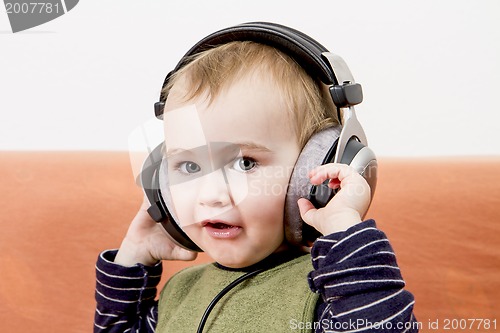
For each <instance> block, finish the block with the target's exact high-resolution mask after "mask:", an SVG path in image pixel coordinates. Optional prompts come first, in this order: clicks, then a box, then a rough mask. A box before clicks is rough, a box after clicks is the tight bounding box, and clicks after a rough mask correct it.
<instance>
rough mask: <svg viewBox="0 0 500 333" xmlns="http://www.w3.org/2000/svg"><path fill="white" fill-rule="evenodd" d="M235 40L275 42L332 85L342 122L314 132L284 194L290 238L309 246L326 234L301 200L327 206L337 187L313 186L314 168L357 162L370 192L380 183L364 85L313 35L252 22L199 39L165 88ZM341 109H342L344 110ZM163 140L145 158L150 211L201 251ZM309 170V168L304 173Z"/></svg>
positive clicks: (159, 111)
mask: <svg viewBox="0 0 500 333" xmlns="http://www.w3.org/2000/svg"><path fill="white" fill-rule="evenodd" d="M232 41H253V42H256V43H261V44H266V45H269V46H272V47H275V48H277V49H279V50H281V51H282V52H284V53H285V54H287V55H289V56H290V57H291V58H293V59H294V60H295V61H296V62H297V63H298V64H299V65H300V66H302V67H303V68H304V70H305V71H306V72H307V73H308V74H309V75H310V76H311V77H312V78H314V79H317V80H320V81H321V82H322V83H324V84H325V85H327V86H328V89H329V92H330V95H331V98H332V101H333V103H334V105H335V107H336V109H337V110H336V111H337V114H338V116H339V117H338V118H339V120H340V121H341V124H340V125H339V126H334V127H329V128H327V129H324V130H322V131H319V132H317V133H315V134H314V135H313V136H312V137H311V138H310V139H309V141H308V142H307V143H306V145H305V146H304V148H303V149H302V151H301V153H300V155H299V157H298V159H297V162H296V164H295V167H294V170H293V171H292V175H291V177H290V181H289V184H288V190H287V194H286V199H285V210H284V228H285V238H286V241H287V242H288V243H289V244H291V245H296V246H301V245H305V246H310V245H311V244H312V242H314V240H315V239H316V238H317V237H319V236H321V234H320V233H319V232H318V231H317V230H315V229H314V228H313V227H311V226H309V225H307V224H306V223H304V222H303V221H302V218H301V217H300V212H299V208H298V205H297V200H298V199H299V198H307V199H309V200H310V201H311V202H312V203H313V205H314V206H315V207H316V208H320V207H324V206H325V205H326V204H327V203H328V201H329V200H330V199H331V198H332V197H333V196H334V195H335V193H336V191H335V190H332V189H330V188H329V187H328V180H327V181H325V182H324V183H323V184H320V185H317V186H316V185H312V184H311V183H310V182H309V178H308V177H307V173H308V171H309V170H311V169H313V168H315V167H317V166H319V165H322V164H327V163H331V162H334V163H343V164H349V165H351V166H352V167H354V168H355V169H356V170H357V171H358V172H359V173H360V174H361V175H362V176H363V177H364V178H365V179H366V181H367V182H368V184H369V186H370V189H371V195H372V198H373V193H374V192H375V187H376V182H377V160H376V157H375V154H374V153H373V151H372V150H371V149H370V148H368V146H367V140H366V136H365V133H364V131H363V128H362V127H361V124H360V123H359V121H358V119H357V117H356V112H355V110H354V106H355V105H357V104H359V103H361V102H362V100H363V92H362V89H361V85H360V84H358V83H356V82H355V81H354V78H353V76H352V74H351V72H350V70H349V68H348V67H347V64H346V63H345V62H344V60H343V59H342V58H341V57H339V56H338V55H335V54H333V53H330V52H329V51H328V50H327V49H326V48H325V47H323V46H322V45H321V44H319V43H318V42H317V41H315V40H314V39H312V38H311V37H309V36H307V35H305V34H304V33H302V32H300V31H297V30H295V29H292V28H289V27H286V26H283V25H278V24H275V23H268V22H251V23H244V24H240V25H236V26H233V27H229V28H226V29H222V30H220V31H217V32H215V33H212V34H210V35H208V36H207V37H205V38H203V39H202V40H201V41H199V42H198V43H197V44H195V45H194V46H193V47H192V48H191V49H190V50H189V51H188V52H187V53H186V54H185V55H184V57H183V58H182V59H181V60H180V61H179V63H178V64H177V66H176V67H175V68H174V69H173V70H172V71H171V72H170V73H168V75H167V76H166V78H165V80H164V82H163V87H165V85H166V84H167V83H168V82H169V80H170V78H171V77H172V74H173V73H175V72H176V71H178V70H179V69H181V68H182V67H183V66H185V65H186V64H187V63H188V62H189V61H190V59H191V56H193V55H195V54H197V53H200V52H202V51H205V50H208V49H210V48H214V47H216V46H218V45H222V44H226V43H229V42H232ZM166 99H167V96H164V95H163V93H161V94H160V99H159V101H158V102H156V103H155V104H154V110H155V116H156V117H157V118H159V119H161V120H162V119H163V109H164V106H165V101H166ZM341 110H342V112H341ZM162 160H163V154H162V144H160V145H159V146H157V147H156V148H155V149H154V150H153V151H152V152H151V153H150V154H149V156H148V157H147V158H146V160H145V162H144V165H143V168H142V171H141V175H140V180H141V186H142V187H143V189H144V192H145V194H146V197H147V198H148V200H149V203H150V204H151V206H150V207H149V209H148V213H149V215H150V216H151V217H152V218H153V220H155V221H156V222H159V223H161V225H162V226H163V228H164V229H165V230H166V232H167V234H168V235H169V237H170V238H171V239H172V240H173V241H174V242H175V243H176V244H177V245H179V246H181V247H183V248H186V249H188V250H191V251H197V252H202V250H201V249H200V248H199V247H198V246H197V245H196V244H195V243H194V242H193V241H192V240H191V239H189V237H188V236H187V235H186V234H185V233H184V231H183V230H182V229H181V227H180V224H179V223H178V222H177V219H176V217H175V215H174V213H173V210H172V209H169V207H173V206H172V201H171V195H170V191H169V190H168V188H169V187H168V185H166V182H168V177H167V176H166V170H164V169H165V167H162V165H163V162H162ZM304 171H306V172H304Z"/></svg>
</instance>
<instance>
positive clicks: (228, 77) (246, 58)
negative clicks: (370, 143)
mask: <svg viewBox="0 0 500 333" xmlns="http://www.w3.org/2000/svg"><path fill="white" fill-rule="evenodd" d="M255 71H260V73H264V74H265V75H268V76H269V78H270V79H271V80H272V82H274V83H275V84H276V86H277V88H278V90H279V91H280V92H281V96H282V98H283V100H284V101H285V103H287V106H288V108H289V109H290V111H291V114H290V115H289V116H290V117H291V119H292V124H293V126H294V130H295V132H296V133H297V137H298V144H299V145H300V147H303V146H304V145H305V143H306V142H307V140H309V138H310V137H311V136H312V135H313V134H314V133H316V132H318V131H320V130H322V129H324V128H327V127H331V126H334V125H336V124H338V118H337V112H336V108H335V106H334V105H333V102H332V100H331V98H330V96H329V94H328V92H327V91H326V90H325V87H324V85H323V84H322V83H321V82H320V81H319V80H314V79H313V78H311V77H310V76H309V75H308V74H307V73H306V71H305V70H304V69H303V68H302V67H301V66H300V65H299V64H297V63H296V62H295V60H294V59H292V58H291V57H290V56H288V55H287V54H285V53H283V52H281V51H280V50H278V49H276V48H273V47H271V46H267V45H264V44H259V43H255V42H251V41H242V42H241V41H237V42H230V43H227V44H223V45H220V46H217V47H215V48H212V49H209V50H207V51H203V52H201V53H198V54H196V55H194V56H193V57H192V58H191V59H189V63H188V64H187V65H185V66H184V67H182V68H181V69H180V70H179V71H177V72H176V73H175V74H174V75H173V76H172V78H171V79H170V81H169V83H168V84H167V85H166V86H165V87H164V88H163V90H162V95H163V96H167V95H168V92H169V91H170V89H172V87H173V85H174V84H175V83H176V82H178V81H179V79H180V78H182V80H183V82H185V84H187V87H188V89H186V91H185V95H184V96H183V98H184V101H189V100H191V99H193V98H196V97H200V96H202V95H204V94H206V95H207V97H208V98H209V101H210V102H211V101H212V100H213V99H214V98H215V97H216V96H217V95H218V94H219V93H220V92H221V90H222V89H224V88H227V87H228V86H230V84H231V82H233V81H234V80H235V79H237V78H240V77H242V76H243V75H248V74H250V73H253V72H255Z"/></svg>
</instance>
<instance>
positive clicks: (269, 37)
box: [155, 22, 363, 118]
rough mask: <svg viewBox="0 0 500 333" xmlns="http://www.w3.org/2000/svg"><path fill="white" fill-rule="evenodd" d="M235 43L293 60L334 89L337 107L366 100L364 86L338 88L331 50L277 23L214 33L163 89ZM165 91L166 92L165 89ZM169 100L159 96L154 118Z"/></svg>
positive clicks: (187, 57) (188, 55)
mask: <svg viewBox="0 0 500 333" xmlns="http://www.w3.org/2000/svg"><path fill="white" fill-rule="evenodd" d="M233 41H253V42H257V43H261V44H266V45H269V46H272V47H275V48H277V49H279V50H281V51H283V52H284V53H285V54H287V55H289V56H290V57H292V58H293V59H294V60H295V61H296V62H297V63H298V64H299V65H300V66H301V67H302V68H304V70H305V71H306V72H307V73H308V74H309V75H310V76H311V77H313V78H317V79H319V80H321V81H322V82H323V83H324V84H326V85H329V86H332V87H335V89H330V91H331V94H332V98H333V100H334V103H335V105H336V106H337V107H339V108H341V107H346V106H349V105H356V104H359V103H361V101H362V100H363V94H362V91H361V86H359V85H357V84H354V83H353V82H350V84H349V85H339V82H338V78H337V75H336V74H335V72H334V70H333V69H332V67H331V65H330V62H329V61H328V59H325V56H324V53H325V52H328V50H327V49H326V48H325V47H324V46H323V45H321V44H320V43H318V42H317V41H316V40H314V39H312V38H311V37H309V36H307V35H306V34H304V33H302V32H300V31H298V30H295V29H292V28H289V27H286V26H282V25H279V24H275V23H268V22H251V23H243V24H240V25H237V26H234V27H230V28H226V29H222V30H219V31H217V32H214V33H213V34H210V35H208V36H207V37H205V38H203V39H202V40H200V41H199V42H198V43H196V44H195V45H194V46H193V47H192V48H191V49H190V50H189V51H188V52H187V53H186V54H185V55H184V57H182V59H181V61H179V63H178V64H177V66H176V67H175V68H174V69H173V70H172V71H171V72H170V73H168V75H167V76H166V77H165V80H164V82H163V87H165V86H166V85H167V83H168V82H169V80H170V78H171V76H172V74H173V73H175V72H177V71H178V70H179V69H181V68H182V67H184V66H185V65H186V64H188V63H189V61H190V60H191V59H192V56H193V55H195V54H197V53H200V52H203V51H206V50H208V49H211V48H214V47H216V46H218V45H222V44H226V43H229V42H233ZM162 90H163V89H162ZM166 99H167V96H164V95H163V94H162V93H160V100H159V102H157V103H156V104H155V114H156V116H157V117H158V118H161V117H162V115H163V107H164V106H165V101H166Z"/></svg>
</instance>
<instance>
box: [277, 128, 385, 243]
mask: <svg viewBox="0 0 500 333" xmlns="http://www.w3.org/2000/svg"><path fill="white" fill-rule="evenodd" d="M341 129H342V128H341V126H336V127H330V128H327V129H325V130H323V131H320V132H318V133H316V134H314V135H313V136H312V137H311V139H309V141H308V142H307V144H306V145H305V146H304V148H303V149H302V151H301V153H300V155H299V157H298V159H297V162H296V164H295V167H294V170H293V172H292V176H291V178H290V183H289V187H288V191H287V195H286V199H285V214H284V215H285V219H284V227H285V237H286V240H287V242H288V243H289V244H292V245H299V246H300V245H302V246H310V245H311V244H312V243H313V242H314V241H315V240H316V238H318V237H320V236H321V234H320V233H319V232H318V231H317V230H316V229H314V228H313V227H311V226H309V225H308V224H307V223H305V222H304V221H303V220H302V218H301V216H300V211H299V207H298V205H297V201H298V200H299V198H306V199H308V200H310V201H311V203H312V204H313V205H314V206H315V207H316V208H321V207H324V206H326V205H327V204H328V202H329V201H330V200H331V199H332V197H333V196H334V195H335V193H336V192H337V191H335V190H332V189H331V188H329V187H328V181H325V182H324V183H323V184H320V185H317V186H316V185H312V184H311V183H310V181H309V177H308V173H309V171H311V170H312V169H314V168H315V167H317V166H319V165H323V164H327V163H331V162H333V161H334V159H335V155H336V153H337V145H338V140H339V136H340V132H341ZM340 163H342V164H348V165H350V166H352V167H353V168H354V169H355V170H356V171H357V172H358V173H359V174H361V175H362V176H363V177H364V178H365V179H366V180H367V183H368V185H369V186H370V190H371V196H372V197H373V194H374V192H375V186H376V182H377V159H376V157H375V154H374V153H373V151H372V150H371V149H370V148H368V147H366V146H365V145H363V144H362V143H361V142H359V141H358V139H357V138H356V137H355V136H353V137H351V138H350V139H349V141H348V143H347V144H346V147H345V150H344V153H343V154H342V157H341V158H340Z"/></svg>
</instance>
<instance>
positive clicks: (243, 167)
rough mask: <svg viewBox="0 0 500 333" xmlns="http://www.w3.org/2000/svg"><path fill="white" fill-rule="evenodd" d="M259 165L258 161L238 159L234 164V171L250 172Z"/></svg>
mask: <svg viewBox="0 0 500 333" xmlns="http://www.w3.org/2000/svg"><path fill="white" fill-rule="evenodd" d="M257 165H258V163H257V161H255V160H254V159H253V158H250V157H238V158H237V159H236V160H235V161H234V162H233V169H235V170H236V171H239V172H250V171H252V170H253V169H254V168H255V167H256V166H257Z"/></svg>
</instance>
